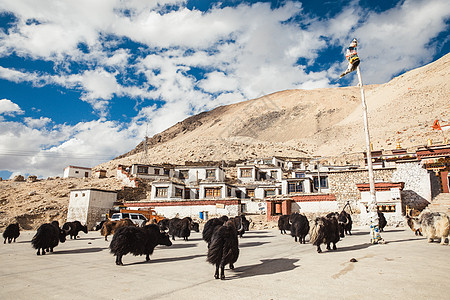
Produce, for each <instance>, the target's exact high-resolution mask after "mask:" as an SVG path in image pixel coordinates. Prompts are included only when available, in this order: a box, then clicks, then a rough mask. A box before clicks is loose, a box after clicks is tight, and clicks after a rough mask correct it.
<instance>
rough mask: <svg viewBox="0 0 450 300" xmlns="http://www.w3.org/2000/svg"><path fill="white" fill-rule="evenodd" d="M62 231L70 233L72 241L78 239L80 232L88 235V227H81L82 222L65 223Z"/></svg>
mask: <svg viewBox="0 0 450 300" xmlns="http://www.w3.org/2000/svg"><path fill="white" fill-rule="evenodd" d="M62 229H63V230H65V231H67V232H68V233H69V235H70V239H72V238H74V239H77V236H78V232H80V231H83V232H84V233H88V230H87V226H86V225H85V226H83V225H81V223H80V221H73V222H66V223H64V225H63V227H62Z"/></svg>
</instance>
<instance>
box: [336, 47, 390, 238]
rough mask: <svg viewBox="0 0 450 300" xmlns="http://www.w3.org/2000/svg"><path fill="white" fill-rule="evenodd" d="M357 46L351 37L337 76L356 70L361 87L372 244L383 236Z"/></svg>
mask: <svg viewBox="0 0 450 300" xmlns="http://www.w3.org/2000/svg"><path fill="white" fill-rule="evenodd" d="M357 46H358V41H357V40H356V39H353V41H352V42H351V43H350V45H349V46H348V48H347V51H346V53H345V57H346V58H347V61H348V64H347V69H346V70H345V71H344V72H343V73H342V74H341V75H340V76H339V78H342V77H343V76H345V75H346V74H348V73H351V72H353V71H355V70H356V73H358V81H359V88H360V89H361V104H362V109H363V120H364V132H365V135H366V158H367V169H368V172H369V188H370V200H369V201H368V203H367V204H368V211H367V213H368V216H369V221H370V233H371V238H370V242H371V243H372V244H378V243H384V240H383V238H382V237H381V235H380V228H379V225H378V211H377V210H378V206H377V198H376V194H375V180H374V176H373V165H372V149H371V147H370V134H369V121H368V118H367V105H366V97H365V96H364V87H363V81H362V77H361V70H360V69H359V64H360V59H359V57H358V53H357V51H356V48H357Z"/></svg>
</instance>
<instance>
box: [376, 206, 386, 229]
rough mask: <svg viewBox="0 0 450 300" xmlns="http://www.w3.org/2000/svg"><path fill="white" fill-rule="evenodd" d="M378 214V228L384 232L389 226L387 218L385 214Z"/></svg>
mask: <svg viewBox="0 0 450 300" xmlns="http://www.w3.org/2000/svg"><path fill="white" fill-rule="evenodd" d="M377 213H378V228H380V232H382V231H384V227H386V225H387V221H386V218H385V217H384V214H383V213H382V212H380V211H379V212H377Z"/></svg>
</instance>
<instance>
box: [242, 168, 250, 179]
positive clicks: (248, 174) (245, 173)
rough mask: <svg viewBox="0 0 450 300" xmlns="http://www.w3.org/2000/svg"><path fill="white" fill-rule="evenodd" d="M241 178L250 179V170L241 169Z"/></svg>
mask: <svg viewBox="0 0 450 300" xmlns="http://www.w3.org/2000/svg"><path fill="white" fill-rule="evenodd" d="M241 177H244V178H251V177H252V169H241Z"/></svg>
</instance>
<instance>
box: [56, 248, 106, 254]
mask: <svg viewBox="0 0 450 300" xmlns="http://www.w3.org/2000/svg"><path fill="white" fill-rule="evenodd" d="M106 249H108V248H100V247H93V248H81V249H72V250H61V251H58V249H55V250H54V252H53V254H79V253H95V252H100V251H103V250H106Z"/></svg>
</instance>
